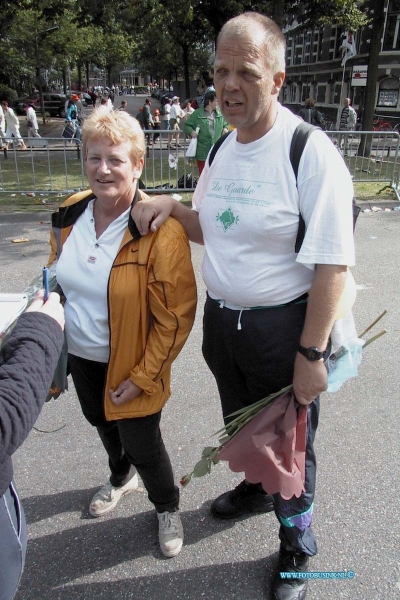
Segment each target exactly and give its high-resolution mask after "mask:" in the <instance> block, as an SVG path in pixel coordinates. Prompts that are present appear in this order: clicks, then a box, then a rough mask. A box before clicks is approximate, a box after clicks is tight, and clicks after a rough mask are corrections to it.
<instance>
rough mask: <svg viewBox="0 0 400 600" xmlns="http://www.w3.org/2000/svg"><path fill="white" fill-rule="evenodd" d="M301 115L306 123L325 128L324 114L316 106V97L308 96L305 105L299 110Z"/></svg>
mask: <svg viewBox="0 0 400 600" xmlns="http://www.w3.org/2000/svg"><path fill="white" fill-rule="evenodd" d="M298 114H299V117H301V118H302V119H303V121H305V122H306V123H310V124H311V125H315V126H316V127H320V128H321V129H325V121H324V117H323V116H322V114H321V113H320V112H319V110H317V109H316V108H315V100H314V98H307V100H306V101H305V102H304V107H303V108H302V109H301V110H299V113H298Z"/></svg>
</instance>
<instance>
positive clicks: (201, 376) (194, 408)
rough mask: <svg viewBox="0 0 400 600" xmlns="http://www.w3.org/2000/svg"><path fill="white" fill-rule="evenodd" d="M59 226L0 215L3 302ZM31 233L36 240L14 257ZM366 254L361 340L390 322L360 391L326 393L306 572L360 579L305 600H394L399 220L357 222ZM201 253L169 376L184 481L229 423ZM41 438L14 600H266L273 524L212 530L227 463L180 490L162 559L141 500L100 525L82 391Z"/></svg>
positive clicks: (44, 421)
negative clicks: (172, 534)
mask: <svg viewBox="0 0 400 600" xmlns="http://www.w3.org/2000/svg"><path fill="white" fill-rule="evenodd" d="M49 224H50V215H49V213H35V214H31V215H28V214H9V215H4V214H3V215H0V259H1V264H2V271H3V276H2V278H1V282H0V291H2V292H4V291H8V292H19V291H21V290H22V289H24V287H25V286H26V285H27V284H28V283H29V281H30V280H31V279H32V277H34V276H35V275H37V274H38V272H39V271H40V268H41V266H42V265H43V264H44V263H45V261H46V258H47V254H48V233H49ZM21 235H23V236H25V237H27V238H29V241H28V242H25V243H20V244H14V243H12V241H11V240H12V239H13V238H15V237H20V236H21ZM356 245H357V259H358V264H357V266H356V267H355V268H354V269H353V273H354V276H355V279H356V282H357V284H358V286H359V290H358V298H357V302H356V305H355V311H354V312H355V316H356V321H357V325H358V330H359V331H360V330H362V329H363V328H364V327H365V326H367V325H368V324H370V323H371V322H372V321H373V320H374V319H375V318H376V317H377V316H378V315H379V314H380V313H381V312H382V311H383V310H384V309H387V310H388V311H389V312H388V315H387V316H386V317H385V319H384V322H383V323H382V326H378V327H377V328H376V329H377V330H380V329H381V328H383V327H386V328H387V329H388V334H387V335H386V336H384V338H382V339H381V340H379V341H377V342H376V343H375V344H372V345H371V346H370V347H369V348H368V349H367V350H366V351H365V355H364V359H363V362H362V365H361V368H360V376H359V377H358V378H357V379H353V380H351V381H350V382H348V383H346V384H345V386H344V388H343V389H342V390H341V391H339V392H337V393H335V394H330V395H327V394H324V395H323V398H322V403H321V417H320V426H319V429H318V432H317V438H316V450H317V457H318V483H317V495H316V503H315V513H314V528H315V532H316V535H317V539H318V544H319V553H318V555H317V556H316V557H315V558H314V559H313V560H312V561H311V565H310V569H311V570H313V571H343V570H352V571H354V572H355V577H354V579H345V580H329V581H326V580H320V581H313V582H311V584H310V587H309V592H308V594H307V600H308V599H309V600H322V599H324V600H338V599H347V600H366V599H372V600H395V599H398V598H400V571H399V538H400V527H399V523H400V514H399V506H398V498H399V492H400V490H399V468H398V464H399V434H398V430H399V427H398V424H399V422H400V404H399V396H400V394H399V368H398V340H399V328H400V326H399V307H398V300H399V276H398V273H399V268H400V258H399V257H400V212H395V211H391V212H381V213H369V214H368V213H362V214H361V215H360V218H359V222H358V224H357V228H356ZM192 254H193V262H194V265H195V269H196V274H197V276H198V282H199V307H198V315H197V319H196V323H195V326H194V328H193V330H192V333H191V335H190V337H189V340H188V342H187V344H186V346H185V347H184V349H183V351H182V353H181V354H180V356H179V357H178V359H177V361H176V362H175V365H174V368H173V394H172V396H171V398H170V400H169V401H168V403H167V406H166V408H165V410H164V412H163V419H162V430H163V436H164V439H165V443H166V446H167V448H168V450H169V453H170V456H171V461H172V464H173V468H174V471H175V474H176V479H177V481H178V480H179V479H180V478H181V476H182V475H184V474H185V473H187V472H188V471H191V470H192V468H193V466H194V464H195V463H196V462H197V460H198V459H199V458H200V455H201V451H202V448H203V447H204V446H207V445H210V443H212V438H211V434H212V433H213V432H214V431H216V430H217V429H218V428H219V427H220V426H221V425H222V420H221V415H220V408H219V401H218V393H217V389H216V385H215V383H214V380H213V378H212V376H211V375H210V373H209V371H208V369H207V367H206V365H205V363H204V361H203V358H202V355H201V337H202V333H201V314H202V307H203V302H204V285H203V284H202V282H201V277H200V274H199V267H200V263H201V257H202V249H201V248H200V247H199V246H193V248H192ZM374 331H375V330H374ZM36 427H37V428H38V430H41V431H36V430H34V431H32V433H31V434H30V436H29V438H28V439H27V440H26V442H25V443H24V444H23V446H22V448H21V449H20V450H18V451H17V453H16V454H15V455H14V465H15V480H16V482H17V486H18V489H19V491H20V495H21V498H22V500H23V504H24V507H25V512H26V515H27V521H28V527H29V544H28V553H27V561H26V566H25V571H24V574H23V577H22V581H21V585H20V589H19V592H18V594H17V596H16V600H31V599H35V600H39V599H40V600H43V599H44V600H56V599H60V600H61V599H62V600H81V599H84V600H98V599H100V598H101V599H103V598H104V599H109V598H113V599H118V600H122V599H126V598H135V599H137V600H184V599H190V600H203V599H206V600H231V599H240V600H258V599H260V598H265V599H267V600H269V599H270V598H271V595H270V592H269V585H270V581H271V578H272V574H273V570H274V568H275V566H276V560H277V550H278V545H279V542H278V538H277V532H278V525H277V521H276V519H275V516H274V515H273V514H269V515H260V516H256V517H252V518H248V519H243V520H237V521H226V522H224V521H218V520H216V519H214V518H212V517H211V516H210V513H209V506H210V503H211V501H212V500H213V498H215V497H216V496H217V495H219V494H220V493H222V492H223V491H225V490H227V489H230V488H231V487H232V486H233V485H236V484H237V483H238V482H239V481H240V480H241V476H240V475H239V474H233V473H231V472H230V471H229V469H228V468H227V466H226V464H225V463H220V464H218V465H216V466H215V467H214V469H213V471H212V473H211V474H210V475H208V476H205V477H203V478H200V479H194V480H192V482H191V483H190V484H189V486H188V487H187V488H185V489H184V490H183V491H182V494H181V513H182V520H183V523H184V528H185V545H184V547H183V550H182V552H181V554H180V555H179V556H178V557H176V558H174V559H165V558H164V557H163V556H162V555H161V553H160V551H159V547H158V540H157V520H156V516H155V512H154V510H153V508H152V505H151V504H150V502H149V501H148V499H147V497H146V494H145V493H144V492H135V493H134V494H132V495H130V496H127V497H126V498H124V499H123V500H122V501H121V502H120V504H119V505H118V506H117V508H116V509H115V510H114V511H113V512H112V513H110V514H108V515H107V516H105V517H103V518H100V519H92V518H90V516H89V514H88V510H87V508H88V503H89V501H90V498H91V496H92V494H93V493H94V492H95V491H96V490H97V488H98V487H99V486H100V485H102V484H103V483H105V481H106V480H107V477H108V469H107V461H106V457H105V452H104V451H103V449H102V446H101V443H100V441H99V439H98V437H97V434H96V432H95V431H94V430H93V429H92V428H91V427H90V426H89V425H88V424H87V423H86V421H85V420H84V418H83V416H82V414H81V411H80V408H79V406H78V401H77V398H76V394H75V392H74V388H73V385H72V384H71V385H70V390H69V392H68V393H66V394H65V395H63V396H62V397H60V398H59V399H58V400H56V401H52V402H50V403H48V404H46V405H45V406H44V408H43V411H42V414H41V416H40V417H39V419H38V421H37V423H36ZM44 431H46V432H48V433H43V432H44ZM51 431H54V432H53V433H49V432H51Z"/></svg>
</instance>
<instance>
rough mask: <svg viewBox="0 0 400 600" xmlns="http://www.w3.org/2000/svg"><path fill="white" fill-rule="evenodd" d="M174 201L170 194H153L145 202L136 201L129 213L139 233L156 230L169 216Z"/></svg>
mask: <svg viewBox="0 0 400 600" xmlns="http://www.w3.org/2000/svg"><path fill="white" fill-rule="evenodd" d="M174 203H176V200H174V198H171V196H153V197H152V198H151V200H149V201H147V202H143V201H142V202H137V203H136V204H135V206H134V207H133V208H132V211H131V215H132V219H133V220H134V221H135V223H136V227H137V228H138V230H139V233H140V235H147V234H148V233H149V232H150V231H153V232H154V231H157V229H158V228H159V227H160V226H161V225H162V224H163V223H164V221H166V220H167V219H168V217H169V216H170V214H171V212H172V209H173V207H174Z"/></svg>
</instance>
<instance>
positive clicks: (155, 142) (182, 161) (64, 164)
mask: <svg viewBox="0 0 400 600" xmlns="http://www.w3.org/2000/svg"><path fill="white" fill-rule="evenodd" d="M174 133H175V132H174ZM145 135H146V156H145V163H144V168H143V173H142V177H141V187H143V188H144V189H145V190H146V191H147V192H149V193H151V194H154V193H167V192H171V193H176V192H178V193H179V192H192V191H193V189H194V187H195V185H196V182H197V179H198V169H197V163H196V161H195V160H194V159H193V158H190V159H188V158H187V157H186V150H187V147H188V144H189V140H188V139H186V137H185V134H184V132H182V131H181V132H180V134H179V144H176V141H175V139H173V140H172V143H171V144H170V143H169V141H170V135H171V132H170V131H166V130H161V131H154V130H151V131H145ZM326 135H328V136H329V138H330V139H331V140H332V142H333V143H334V145H335V146H336V148H337V150H338V152H340V153H341V155H342V156H343V159H344V160H345V162H346V165H347V167H348V169H349V171H350V174H351V176H352V178H353V181H355V182H382V184H386V185H387V186H388V187H391V188H392V189H393V191H394V192H395V194H396V197H397V199H398V200H399V201H400V197H399V180H400V168H399V162H398V161H399V134H398V133H397V132H391V131H390V132H377V131H373V132H371V131H347V132H343V131H327V132H326ZM25 143H26V145H27V150H25V151H23V150H19V149H18V148H13V147H12V146H10V148H9V150H8V151H5V150H3V153H2V154H0V192H1V193H17V192H19V193H25V194H29V193H35V194H36V193H41V194H48V195H50V194H60V195H61V194H67V193H72V192H74V191H79V190H81V189H85V188H87V187H88V182H87V180H86V176H85V169H84V157H83V155H82V149H81V145H80V142H78V141H77V140H74V139H73V140H64V139H62V138H51V139H50V138H26V139H25Z"/></svg>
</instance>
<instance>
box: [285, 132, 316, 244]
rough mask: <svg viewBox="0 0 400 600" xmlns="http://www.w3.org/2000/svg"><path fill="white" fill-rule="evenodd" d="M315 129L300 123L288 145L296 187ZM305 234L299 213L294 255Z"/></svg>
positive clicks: (304, 226)
mask: <svg viewBox="0 0 400 600" xmlns="http://www.w3.org/2000/svg"><path fill="white" fill-rule="evenodd" d="M316 129H318V127H314V125H310V124H309V123H306V122H305V121H302V122H301V123H299V125H297V127H296V129H295V131H294V134H293V137H292V142H291V144H290V153H289V156H290V163H291V165H292V169H293V172H294V176H295V178H296V187H297V174H298V172H299V164H300V159H301V155H302V154H303V150H304V148H305V146H306V144H307V141H308V138H309V137H310V135H311V134H312V132H313V131H315V130H316ZM305 234H306V224H305V222H304V219H303V217H302V216H301V213H300V212H299V228H298V230H297V236H296V242H295V245H294V251H295V252H296V254H298V253H299V252H300V248H301V245H302V243H303V240H304V236H305Z"/></svg>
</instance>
